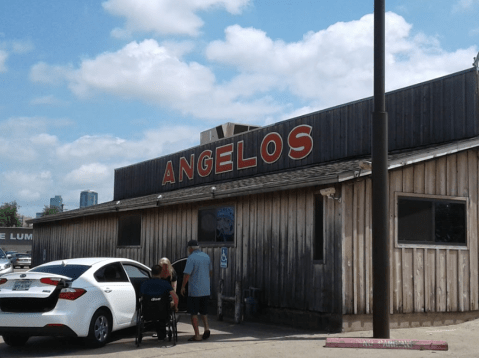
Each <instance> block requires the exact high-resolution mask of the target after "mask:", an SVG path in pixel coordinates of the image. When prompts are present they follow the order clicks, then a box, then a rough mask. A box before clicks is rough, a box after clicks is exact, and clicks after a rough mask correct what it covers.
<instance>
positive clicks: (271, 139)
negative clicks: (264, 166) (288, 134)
mask: <svg viewBox="0 0 479 358" xmlns="http://www.w3.org/2000/svg"><path fill="white" fill-rule="evenodd" d="M270 143H273V144H274V150H273V152H272V153H270V152H269V151H268V146H269V144H270ZM282 152H283V138H281V136H280V135H279V133H276V132H272V133H268V134H266V135H265V137H264V138H263V141H262V142H261V158H263V160H264V162H265V163H268V164H272V163H274V162H275V161H277V160H278V159H279V157H281V153H282Z"/></svg>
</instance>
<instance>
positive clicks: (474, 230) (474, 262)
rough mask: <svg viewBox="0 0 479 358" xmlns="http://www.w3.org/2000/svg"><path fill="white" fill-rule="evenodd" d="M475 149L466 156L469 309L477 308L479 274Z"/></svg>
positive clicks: (476, 152)
mask: <svg viewBox="0 0 479 358" xmlns="http://www.w3.org/2000/svg"><path fill="white" fill-rule="evenodd" d="M477 158H478V151H477V149H474V150H469V152H468V156H467V162H468V168H469V170H468V176H469V178H468V187H469V200H468V203H467V205H468V220H467V222H468V230H467V232H468V233H469V234H468V240H469V241H468V247H469V272H468V274H469V309H470V310H477V309H479V302H478V299H479V287H478V284H479V276H478V253H479V252H478V243H477V241H478V229H479V228H478V225H477V222H478V220H479V217H478V214H479V212H478V210H477V205H478V195H477V193H478V190H477V186H478V165H477V160H478V159H477Z"/></svg>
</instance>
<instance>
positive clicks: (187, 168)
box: [178, 154, 195, 183]
mask: <svg viewBox="0 0 479 358" xmlns="http://www.w3.org/2000/svg"><path fill="white" fill-rule="evenodd" d="M194 163H195V155H194V154H191V156H190V162H189V163H188V162H187V161H186V158H185V157H181V158H180V169H179V171H180V173H179V176H178V180H179V181H180V183H181V182H182V181H183V173H185V174H186V176H187V177H188V179H190V180H192V179H193V173H194V171H193V166H194Z"/></svg>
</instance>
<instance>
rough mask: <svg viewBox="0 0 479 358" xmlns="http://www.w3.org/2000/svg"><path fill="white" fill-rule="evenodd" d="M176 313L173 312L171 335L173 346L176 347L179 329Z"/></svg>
mask: <svg viewBox="0 0 479 358" xmlns="http://www.w3.org/2000/svg"><path fill="white" fill-rule="evenodd" d="M176 322H177V321H176V313H175V312H173V313H172V315H171V333H172V336H173V345H174V346H176V342H178V329H177V326H176Z"/></svg>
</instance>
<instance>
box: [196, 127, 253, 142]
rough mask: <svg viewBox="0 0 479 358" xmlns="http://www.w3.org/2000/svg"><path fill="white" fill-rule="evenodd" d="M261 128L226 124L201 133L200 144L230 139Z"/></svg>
mask: <svg viewBox="0 0 479 358" xmlns="http://www.w3.org/2000/svg"><path fill="white" fill-rule="evenodd" d="M257 128H261V127H260V126H252V125H248V124H236V123H230V122H228V123H225V124H222V125H220V126H218V127H215V128H211V129H208V130H206V131H203V132H201V133H200V144H207V143H211V142H215V141H217V140H219V139H223V138H229V137H232V136H234V135H236V134H240V133H243V132H248V131H251V130H253V129H257Z"/></svg>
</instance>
